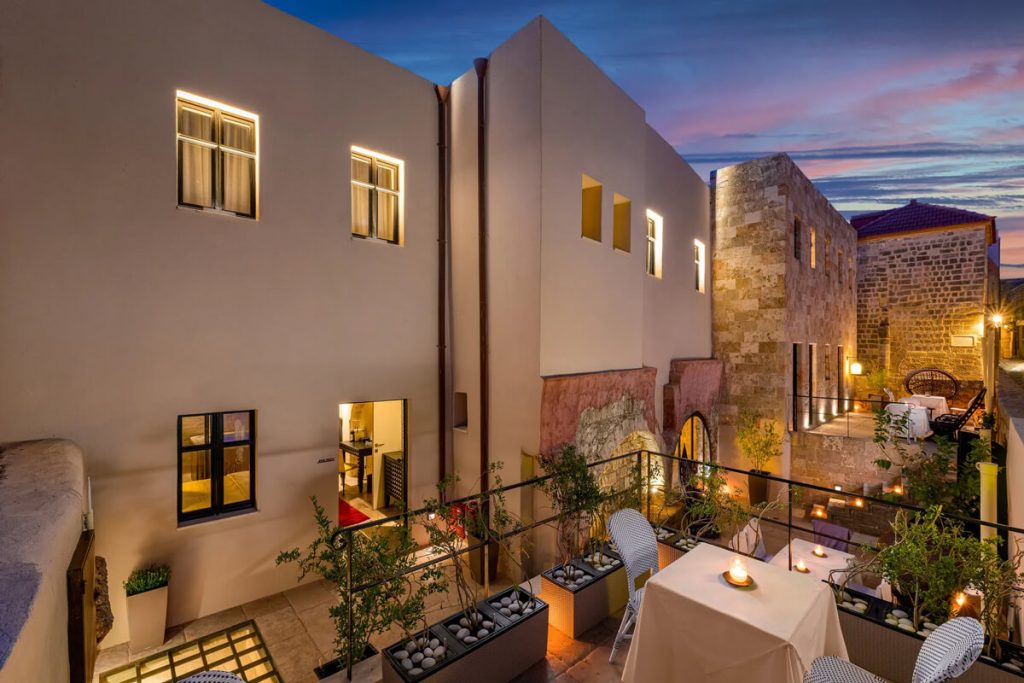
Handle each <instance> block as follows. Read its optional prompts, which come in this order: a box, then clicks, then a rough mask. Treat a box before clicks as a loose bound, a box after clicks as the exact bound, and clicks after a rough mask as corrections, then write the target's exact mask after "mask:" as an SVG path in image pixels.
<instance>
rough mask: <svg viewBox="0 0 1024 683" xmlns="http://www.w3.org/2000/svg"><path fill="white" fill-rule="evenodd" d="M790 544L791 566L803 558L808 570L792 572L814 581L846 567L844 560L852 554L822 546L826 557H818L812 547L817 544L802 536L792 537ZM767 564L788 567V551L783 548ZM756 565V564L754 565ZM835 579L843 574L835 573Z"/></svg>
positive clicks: (841, 577) (839, 578)
mask: <svg viewBox="0 0 1024 683" xmlns="http://www.w3.org/2000/svg"><path fill="white" fill-rule="evenodd" d="M791 545H792V546H793V566H794V567H795V566H796V562H797V560H803V561H804V564H805V565H806V566H807V568H808V569H810V570H811V571H809V572H808V573H806V574H803V573H801V572H798V571H795V570H794V572H793V573H794V574H796V575H797V576H803V577H806V578H809V579H813V580H815V581H828V574H829V572H830V571H832V570H834V569H846V562H847V560H849V559H850V558H851V557H853V555H851V554H850V553H847V552H843V551H842V550H835V549H833V548H826V547H824V546H822V550H824V551H825V554H826V555H827V556H828V557H818V556H817V555H815V554H814V552H813V551H814V548H815V547H816V545H817V544H815V543H811V542H810V541H805V540H804V539H802V538H794V539H793V541H792V543H791ZM768 564H770V565H773V566H775V567H782V568H783V569H787V570H788V569H789V552H788V551H787V550H786V549H785V548H783V549H782V550H780V551H779V552H777V553H776V554H775V557H773V558H772V559H771V562H769V563H768ZM755 566H756V565H755ZM835 580H836V581H842V580H843V575H842V574H836V576H835Z"/></svg>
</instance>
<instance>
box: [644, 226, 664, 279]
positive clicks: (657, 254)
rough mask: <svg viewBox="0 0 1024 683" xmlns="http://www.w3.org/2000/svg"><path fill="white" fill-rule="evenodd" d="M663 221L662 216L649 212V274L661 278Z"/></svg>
mask: <svg viewBox="0 0 1024 683" xmlns="http://www.w3.org/2000/svg"><path fill="white" fill-rule="evenodd" d="M662 228H663V221H662V218H661V216H659V215H658V214H656V213H654V212H653V211H651V210H650V209H648V210H647V274H648V275H650V276H651V277H655V278H659V279H660V278H661V241H662Z"/></svg>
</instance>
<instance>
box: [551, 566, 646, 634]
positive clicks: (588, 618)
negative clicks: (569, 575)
mask: <svg viewBox="0 0 1024 683" xmlns="http://www.w3.org/2000/svg"><path fill="white" fill-rule="evenodd" d="M572 564H573V565H574V566H575V567H577V568H578V569H581V570H583V571H584V572H585V573H587V574H588V575H590V576H591V577H592V578H591V579H590V580H589V581H588V582H587V583H585V584H584V585H583V586H582V587H580V588H577V589H576V590H570V589H569V588H566V587H565V586H563V585H562V584H560V583H558V582H557V581H556V580H555V579H554V578H553V574H552V572H553V571H554V570H549V571H546V572H544V573H543V574H541V575H540V596H541V598H542V599H543V600H544V601H545V602H547V603H548V604H549V605H550V606H551V616H550V617H549V619H550V621H551V625H552V626H554V627H555V628H556V629H558V630H559V631H561V632H562V633H564V634H565V635H567V636H569V637H570V638H573V639H576V638H579V637H580V636H581V635H582V634H584V633H586V632H587V631H589V630H590V629H592V628H594V627H595V626H597V625H598V624H600V623H601V622H602V621H604V620H605V619H607V618H608V617H609V616H611V615H612V614H615V613H616V612H618V611H619V610H621V609H622V608H623V607H625V605H626V601H627V600H628V599H629V593H628V589H627V587H626V570H625V568H624V567H622V566H619V567H617V568H616V569H614V570H611V571H608V572H604V573H602V574H601V575H600V576H595V575H594V570H592V569H591V568H590V567H589V566H586V565H585V564H584V563H583V562H581V561H579V560H573V562H572Z"/></svg>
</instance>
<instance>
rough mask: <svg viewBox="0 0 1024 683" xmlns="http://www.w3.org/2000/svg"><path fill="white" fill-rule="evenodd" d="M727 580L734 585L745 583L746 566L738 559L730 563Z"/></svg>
mask: <svg viewBox="0 0 1024 683" xmlns="http://www.w3.org/2000/svg"><path fill="white" fill-rule="evenodd" d="M729 578H731V579H732V580H733V581H734V582H736V583H746V582H747V566H746V565H745V564H743V560H741V559H740V558H738V557H737V558H736V559H735V560H733V561H732V566H731V567H730V568H729Z"/></svg>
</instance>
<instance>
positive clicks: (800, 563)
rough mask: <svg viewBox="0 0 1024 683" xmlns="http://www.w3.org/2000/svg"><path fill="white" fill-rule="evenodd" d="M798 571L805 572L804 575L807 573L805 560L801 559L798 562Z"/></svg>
mask: <svg viewBox="0 0 1024 683" xmlns="http://www.w3.org/2000/svg"><path fill="white" fill-rule="evenodd" d="M796 570H797V571H798V572H804V573H806V572H807V565H806V564H804V560H803V558H800V559H799V560H797V561H796Z"/></svg>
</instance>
